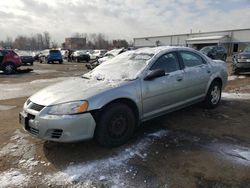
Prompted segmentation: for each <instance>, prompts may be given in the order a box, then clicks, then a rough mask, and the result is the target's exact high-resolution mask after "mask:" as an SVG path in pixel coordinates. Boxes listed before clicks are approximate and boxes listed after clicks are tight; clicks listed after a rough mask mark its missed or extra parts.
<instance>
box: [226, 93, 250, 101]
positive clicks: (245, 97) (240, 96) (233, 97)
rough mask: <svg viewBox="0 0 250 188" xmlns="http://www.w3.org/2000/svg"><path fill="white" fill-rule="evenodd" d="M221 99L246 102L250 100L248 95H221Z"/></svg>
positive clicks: (249, 94)
mask: <svg viewBox="0 0 250 188" xmlns="http://www.w3.org/2000/svg"><path fill="white" fill-rule="evenodd" d="M222 99H239V100H244V99H245V100H247V99H250V93H226V92H223V93H222Z"/></svg>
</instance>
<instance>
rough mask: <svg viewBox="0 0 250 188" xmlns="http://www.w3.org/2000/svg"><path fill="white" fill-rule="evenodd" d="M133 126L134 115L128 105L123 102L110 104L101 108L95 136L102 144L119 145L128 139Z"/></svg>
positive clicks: (134, 121)
mask: <svg viewBox="0 0 250 188" xmlns="http://www.w3.org/2000/svg"><path fill="white" fill-rule="evenodd" d="M135 126H136V119H135V115H134V114H133V110H132V109H131V108H130V107H128V106H127V105H125V104H123V103H115V104H111V105H109V106H107V107H106V108H104V109H103V110H102V112H101V114H100V117H99V118H98V123H97V127H96V132H95V138H96V140H97V142H98V143H99V144H101V145H103V146H107V147H115V146H119V145H122V144H124V143H126V141H127V140H129V138H130V137H131V136H132V135H133V132H134V130H135Z"/></svg>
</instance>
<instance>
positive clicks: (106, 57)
mask: <svg viewBox="0 0 250 188" xmlns="http://www.w3.org/2000/svg"><path fill="white" fill-rule="evenodd" d="M125 51H126V50H125V49H124V48H120V49H113V50H110V51H108V52H107V53H106V54H105V55H104V57H102V58H100V59H98V64H101V63H103V62H105V61H107V60H110V59H112V58H114V57H115V56H117V55H119V54H121V53H123V52H125Z"/></svg>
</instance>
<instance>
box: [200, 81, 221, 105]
mask: <svg viewBox="0 0 250 188" xmlns="http://www.w3.org/2000/svg"><path fill="white" fill-rule="evenodd" d="M221 90H222V86H221V83H220V82H219V81H213V82H212V83H211V85H210V87H209V89H208V92H207V95H206V98H205V101H204V104H205V107H206V108H208V109H212V108H215V107H217V106H218V104H219V102H220V99H221Z"/></svg>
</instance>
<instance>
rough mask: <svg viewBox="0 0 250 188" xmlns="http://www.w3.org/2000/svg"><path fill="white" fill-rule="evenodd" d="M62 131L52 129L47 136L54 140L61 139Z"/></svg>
mask: <svg viewBox="0 0 250 188" xmlns="http://www.w3.org/2000/svg"><path fill="white" fill-rule="evenodd" d="M62 133H63V130H62V129H50V130H48V132H47V136H48V137H50V138H54V139H59V138H60V137H61V136H62Z"/></svg>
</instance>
